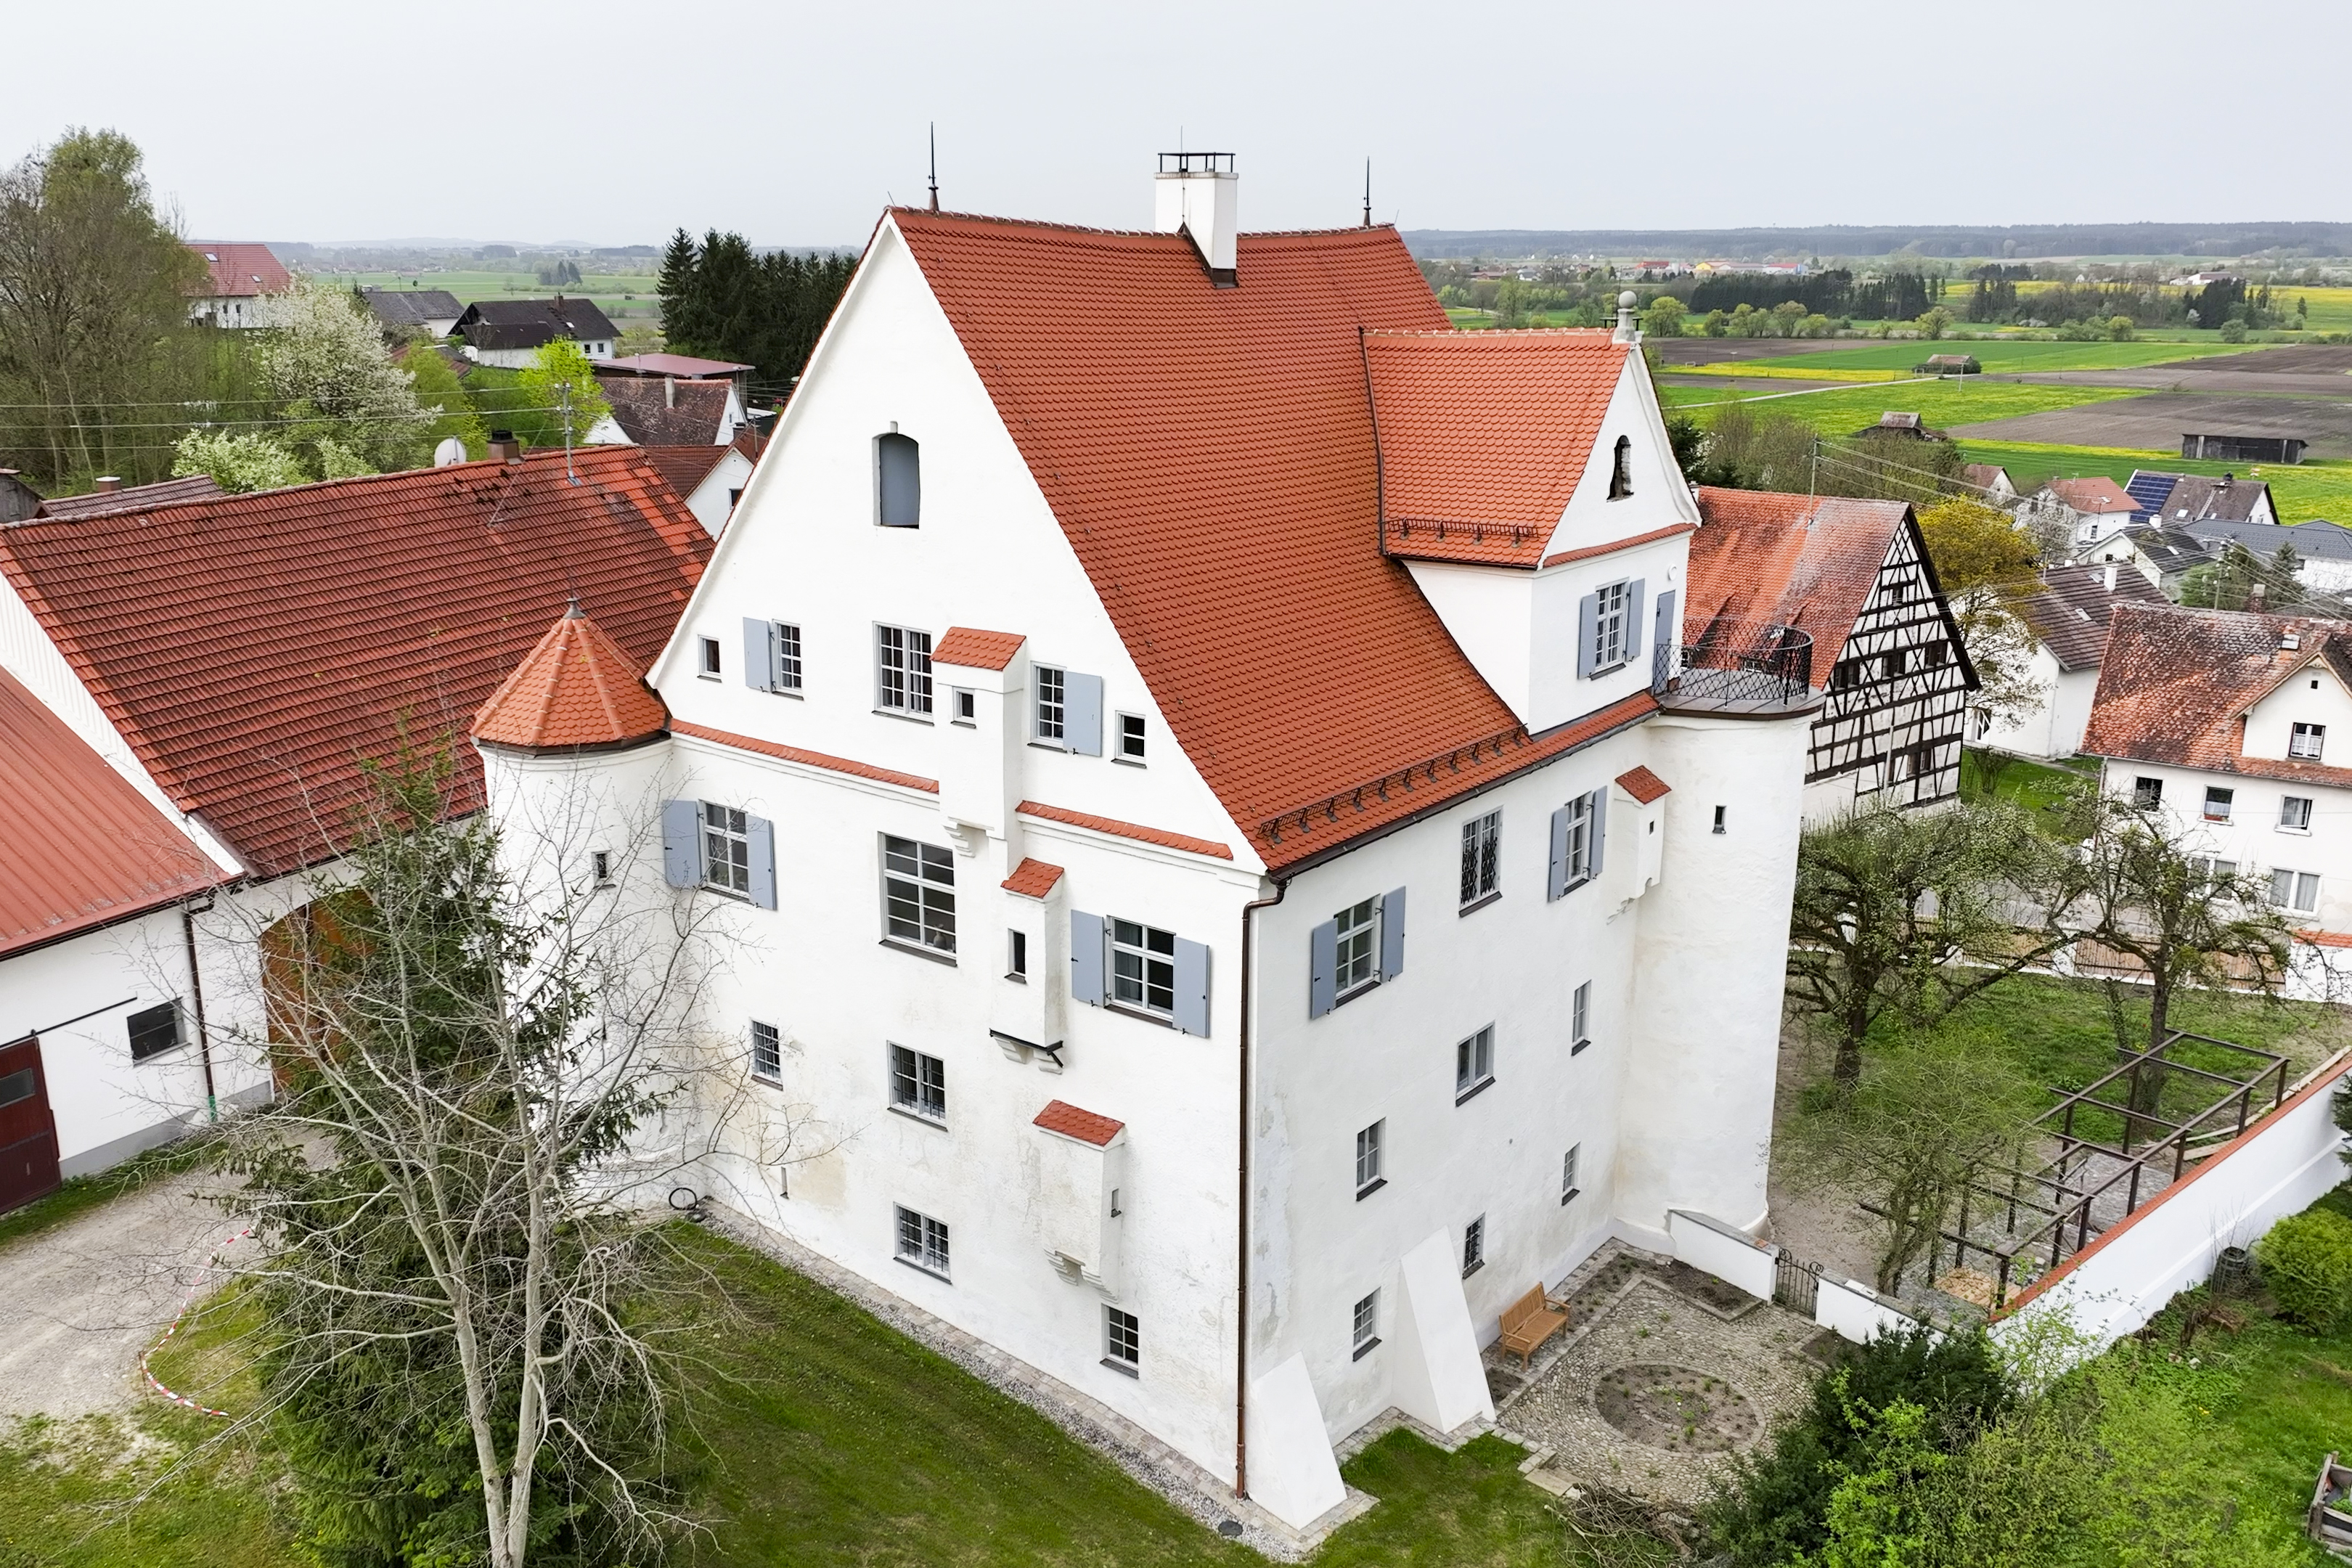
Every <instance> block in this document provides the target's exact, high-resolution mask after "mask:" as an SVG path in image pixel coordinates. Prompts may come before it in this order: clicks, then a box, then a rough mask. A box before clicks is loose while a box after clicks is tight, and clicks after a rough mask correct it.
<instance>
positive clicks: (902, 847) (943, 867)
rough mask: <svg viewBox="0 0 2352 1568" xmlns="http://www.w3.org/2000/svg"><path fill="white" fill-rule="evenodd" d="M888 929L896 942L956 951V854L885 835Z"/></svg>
mask: <svg viewBox="0 0 2352 1568" xmlns="http://www.w3.org/2000/svg"><path fill="white" fill-rule="evenodd" d="M882 897H883V902H884V904H885V905H886V906H887V917H886V925H885V929H886V931H887V933H888V935H889V937H890V940H891V941H893V942H911V943H914V944H916V945H917V946H920V947H928V948H931V949H933V950H935V951H937V952H954V951H955V945H956V926H955V854H954V852H953V851H951V850H947V849H942V848H940V847H939V846H938V845H936V844H919V843H917V842H916V841H915V840H913V839H911V838H891V837H884V838H883V840H882Z"/></svg>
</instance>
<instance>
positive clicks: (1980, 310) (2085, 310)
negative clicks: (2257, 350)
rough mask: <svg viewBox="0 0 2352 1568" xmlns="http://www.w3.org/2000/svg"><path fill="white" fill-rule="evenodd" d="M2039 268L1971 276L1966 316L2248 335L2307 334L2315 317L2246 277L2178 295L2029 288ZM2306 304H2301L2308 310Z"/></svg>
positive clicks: (2131, 284)
mask: <svg viewBox="0 0 2352 1568" xmlns="http://www.w3.org/2000/svg"><path fill="white" fill-rule="evenodd" d="M2033 270H2034V269H2033V268H2030V267H2024V266H2006V267H2004V266H2001V265H2000V264H1999V263H1994V264H1992V265H1990V266H1985V267H1979V268H1976V269H1975V270H1974V271H1973V272H1972V273H1970V275H1969V276H1970V279H1971V280H1972V281H1971V283H1970V287H1969V299H1968V303H1967V304H1966V306H1964V307H1963V308H1962V310H1961V315H1962V316H1963V317H1964V318H1965V319H1966V320H1968V321H1978V322H1986V323H1991V324H1998V325H2011V324H2015V323H2019V322H2027V321H2032V322H2039V323H2041V324H2042V325H2044V326H2053V327H2063V326H2066V325H2069V324H2070V323H2095V324H2098V325H2100V326H2102V327H2104V326H2105V324H2106V323H2109V322H2112V321H2114V320H2115V318H2116V317H2118V316H2122V317H2126V318H2128V319H2129V321H2130V322H2131V323H2132V324H2133V325H2134V326H2139V327H2157V326H2174V327H2198V328H2202V329H2204V330H2206V331H2228V330H2229V329H2230V328H2231V327H2233V326H2234V327H2236V328H2237V329H2239V330H2240V331H2260V330H2262V329H2263V328H2267V327H2281V326H2287V327H2300V326H2301V325H2302V324H2303V322H2304V321H2305V320H2306V319H2307V314H2308V313H2307V310H2289V309H2288V308H2287V307H2286V305H2285V302H2284V300H2275V301H2274V300H2273V294H2272V291H2271V287H2270V285H2269V284H2267V283H2265V284H2261V285H2259V286H2257V287H2254V288H2252V289H2250V288H2248V287H2247V286H2246V284H2245V282H2244V280H2243V279H2238V278H2217V279H2214V280H2213V281H2211V282H2210V283H2206V284H2202V285H2200V286H2199V287H2197V288H2193V289H2187V288H2184V289H2174V288H2168V287H2167V286H2165V285H2163V284H2161V283H2158V282H2155V281H2153V280H2147V279H2142V280H2137V281H2122V282H2092V281H2088V280H2083V281H2075V282H2065V281H2059V282H2054V283H2051V284H2049V285H2048V286H2046V287H2043V288H2037V289H2020V288H2019V287H2018V285H2019V284H2020V283H2021V282H2025V281H2028V280H2030V279H2032V274H2033ZM2300 303H2301V302H2300V301H2297V304H2298V305H2300Z"/></svg>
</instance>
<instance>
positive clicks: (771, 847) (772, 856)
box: [744, 816, 776, 910]
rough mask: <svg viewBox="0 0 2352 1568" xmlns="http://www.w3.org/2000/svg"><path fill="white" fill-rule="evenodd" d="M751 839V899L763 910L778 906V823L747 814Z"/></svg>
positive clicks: (746, 823)
mask: <svg viewBox="0 0 2352 1568" xmlns="http://www.w3.org/2000/svg"><path fill="white" fill-rule="evenodd" d="M744 823H745V826H748V827H749V828H750V830H751V831H750V834H749V837H750V838H751V901H752V902H753V903H755V904H757V905H759V906H760V907H761V909H763V910H772V909H774V908H775V907H776V825H775V824H774V823H772V822H770V821H769V820H768V819H767V818H766V817H764V816H747V817H745V818H744Z"/></svg>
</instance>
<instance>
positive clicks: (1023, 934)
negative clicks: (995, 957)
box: [1004, 931, 1029, 981]
mask: <svg viewBox="0 0 2352 1568" xmlns="http://www.w3.org/2000/svg"><path fill="white" fill-rule="evenodd" d="M1004 977H1005V978H1006V979H1007V980H1020V981H1026V980H1027V979H1028V978H1029V933H1028V932H1027V931H1006V932H1005V933H1004Z"/></svg>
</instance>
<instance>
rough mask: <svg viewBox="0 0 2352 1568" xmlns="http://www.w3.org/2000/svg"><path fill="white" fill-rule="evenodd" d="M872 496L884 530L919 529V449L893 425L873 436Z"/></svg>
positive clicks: (921, 483)
mask: <svg viewBox="0 0 2352 1568" xmlns="http://www.w3.org/2000/svg"><path fill="white" fill-rule="evenodd" d="M874 497H875V518H876V521H879V522H880V523H881V525H882V526H883V527H885V528H919V527H920V526H922V521H923V460H922V448H921V447H919V445H918V444H917V443H916V441H915V438H914V437H912V436H901V435H899V434H898V429H897V428H896V427H895V426H893V427H892V428H891V430H890V431H889V432H888V433H887V435H881V436H877V437H874Z"/></svg>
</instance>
